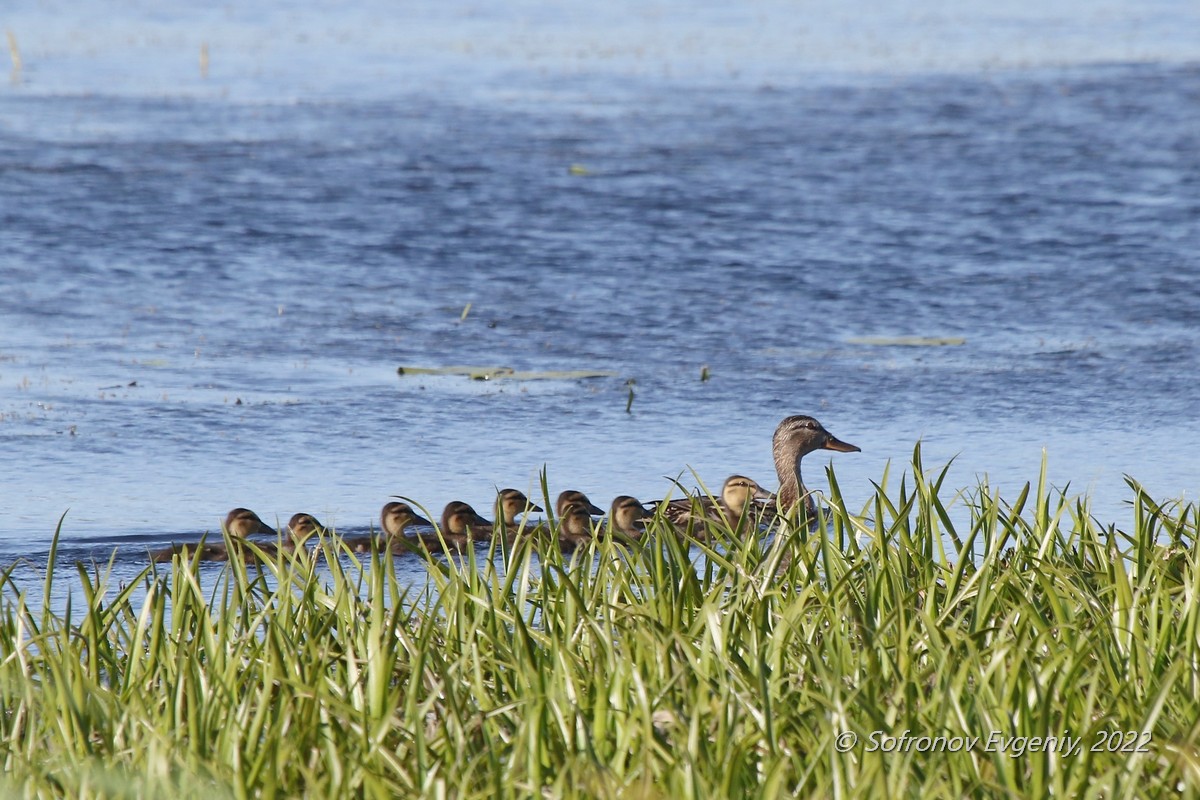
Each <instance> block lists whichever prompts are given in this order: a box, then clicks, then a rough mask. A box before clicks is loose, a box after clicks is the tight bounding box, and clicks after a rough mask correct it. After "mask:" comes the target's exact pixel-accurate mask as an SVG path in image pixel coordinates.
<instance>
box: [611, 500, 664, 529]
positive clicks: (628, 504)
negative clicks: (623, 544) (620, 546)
mask: <svg viewBox="0 0 1200 800" xmlns="http://www.w3.org/2000/svg"><path fill="white" fill-rule="evenodd" d="M653 516H654V512H653V511H649V510H647V509H646V507H645V505H643V504H642V503H641V502H639V501H638V500H637V499H636V498H634V497H630V496H629V495H627V494H623V495H621V496H620V497H616V498H614V499H613V501H612V509H611V510H610V511H609V512H608V530H609V533H613V532H617V533H623V534H625V535H626V536H628V537H630V538H632V539H638V538H641V537H642V536H643V535H644V534H645V533H646V525H645V523H644V522H643V520H647V519H650V518H651V517H653Z"/></svg>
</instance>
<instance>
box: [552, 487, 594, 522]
mask: <svg viewBox="0 0 1200 800" xmlns="http://www.w3.org/2000/svg"><path fill="white" fill-rule="evenodd" d="M572 505H576V506H583V507H584V508H585V509H586V510H587V512H588V514H590V515H592V516H594V517H597V516H600V515H601V514H603V513H604V509H602V508H599V507H597V506H596V504H595V503H593V502H592V501H591V500H588V499H587V495H586V494H584V493H583V492H580V491H578V490H576V489H567V490H566V491H564V492H563V493H562V494H560V495H559V496H558V499H557V500H555V501H554V513H555V514H558V516H560V517H561V516H562V515H563V514H564V513H566V510H567V508H568V507H569V506H572Z"/></svg>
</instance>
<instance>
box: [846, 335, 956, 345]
mask: <svg viewBox="0 0 1200 800" xmlns="http://www.w3.org/2000/svg"><path fill="white" fill-rule="evenodd" d="M846 341H847V342H848V343H849V344H865V345H870V346H872V347H957V346H959V345H963V344H966V343H967V340H966V339H964V338H963V337H961V336H856V337H854V338H852V339H847V340H846Z"/></svg>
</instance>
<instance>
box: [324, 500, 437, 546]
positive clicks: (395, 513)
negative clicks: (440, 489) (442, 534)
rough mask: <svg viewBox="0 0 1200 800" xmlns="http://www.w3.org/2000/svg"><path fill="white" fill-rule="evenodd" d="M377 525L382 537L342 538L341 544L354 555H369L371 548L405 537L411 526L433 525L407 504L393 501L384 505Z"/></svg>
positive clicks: (428, 526)
mask: <svg viewBox="0 0 1200 800" xmlns="http://www.w3.org/2000/svg"><path fill="white" fill-rule="evenodd" d="M379 524H380V528H381V529H382V531H383V536H382V537H379V536H374V535H372V536H352V537H344V538H343V539H342V543H343V544H345V545H346V547H348V548H350V550H351V551H353V552H355V553H369V552H371V548H372V547H386V546H387V544H386V543H387V542H388V541H395V540H397V539H401V538H403V537H404V536H405V531H406V530H407V529H408V528H409V527H410V526H412V525H419V526H421V527H424V528H432V527H433V523H432V522H430V521H429V520H427V519H425V518H424V517H422V516H421V515H420V514H418V513H417V512H416V511H414V510H413V507H412V506H410V505H409V504H408V503H401V502H397V501H393V502H391V503H385V504H384V506H383V510H382V511H380V512H379Z"/></svg>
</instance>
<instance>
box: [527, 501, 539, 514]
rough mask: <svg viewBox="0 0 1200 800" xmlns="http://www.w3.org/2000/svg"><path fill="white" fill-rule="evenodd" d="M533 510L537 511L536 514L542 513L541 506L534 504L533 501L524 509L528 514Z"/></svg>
mask: <svg viewBox="0 0 1200 800" xmlns="http://www.w3.org/2000/svg"><path fill="white" fill-rule="evenodd" d="M533 512H537V513H538V514H540V513H542V507H541V506H535V505H534V504H533V503H530V504H529V507H528V508H526V509H525V513H527V514H528V513H533Z"/></svg>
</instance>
